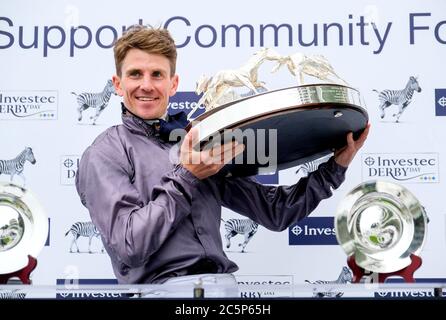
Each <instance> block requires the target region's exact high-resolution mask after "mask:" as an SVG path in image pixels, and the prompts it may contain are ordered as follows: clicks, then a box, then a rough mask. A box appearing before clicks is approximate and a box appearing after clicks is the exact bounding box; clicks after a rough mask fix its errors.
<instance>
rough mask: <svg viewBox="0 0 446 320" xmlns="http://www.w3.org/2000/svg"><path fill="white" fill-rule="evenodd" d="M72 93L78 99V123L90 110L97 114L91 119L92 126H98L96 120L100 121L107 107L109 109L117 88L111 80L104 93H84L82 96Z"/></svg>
mask: <svg viewBox="0 0 446 320" xmlns="http://www.w3.org/2000/svg"><path fill="white" fill-rule="evenodd" d="M71 93H72V94H74V95H75V96H76V97H77V104H78V107H77V112H78V113H79V117H78V119H77V120H78V121H81V120H82V112H83V111H84V110H86V109H88V108H93V109H96V114H95V115H94V116H91V117H90V119H93V123H92V124H96V120H97V119H98V117H99V115H100V114H101V112H102V111H103V110H104V109H105V107H107V105H108V101H109V100H110V97H111V95H112V93H113V94H114V95H116V91H115V87H114V86H113V82H112V81H111V80H108V81H107V84H106V85H105V87H104V90H102V92H98V93H90V92H83V93H81V94H76V93H75V92H71Z"/></svg>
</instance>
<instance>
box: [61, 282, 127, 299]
mask: <svg viewBox="0 0 446 320" xmlns="http://www.w3.org/2000/svg"><path fill="white" fill-rule="evenodd" d="M56 283H57V285H58V286H59V287H60V286H63V287H65V289H66V290H63V288H62V290H61V291H60V292H59V293H56V299H119V298H121V299H126V298H128V297H127V296H126V295H124V294H121V293H117V292H116V290H113V289H114V285H117V284H118V282H117V281H116V280H115V279H57V280H56ZM88 285H101V286H104V287H105V288H106V287H107V286H108V285H110V289H108V290H103V291H100V290H90V291H88V290H82V286H87V287H88ZM113 291H115V292H113Z"/></svg>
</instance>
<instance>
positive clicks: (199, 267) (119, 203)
mask: <svg viewBox="0 0 446 320" xmlns="http://www.w3.org/2000/svg"><path fill="white" fill-rule="evenodd" d="M114 55H115V62H116V75H115V76H114V77H113V83H114V85H115V88H116V92H117V93H118V94H119V95H120V96H122V97H123V100H124V103H123V113H122V121H123V124H122V125H118V126H113V127H111V128H109V129H107V130H106V131H105V132H104V133H102V134H101V135H100V136H99V137H98V138H96V140H95V141H94V142H93V144H92V145H91V146H90V147H89V148H88V149H87V150H86V151H85V153H84V154H83V156H82V159H81V162H80V166H79V170H78V174H77V180H76V187H77V190H78V193H79V195H80V198H81V200H82V203H83V204H84V205H85V206H86V207H87V208H88V210H89V212H90V215H91V218H92V221H93V223H94V224H95V225H96V226H97V228H98V229H99V231H100V233H101V236H102V239H103V242H104V246H105V248H106V250H107V252H108V254H109V255H110V258H111V261H112V265H113V269H114V272H115V275H116V277H117V279H118V281H119V282H120V283H166V282H172V281H173V282H181V281H182V279H191V278H190V277H192V279H193V277H194V276H195V277H196V275H201V274H208V275H211V277H213V279H217V280H219V279H220V280H221V282H223V283H225V282H233V283H235V280H234V277H233V276H232V273H233V272H235V271H236V270H237V269H238V268H237V266H236V264H235V263H234V262H232V261H230V260H229V259H228V258H227V257H226V255H225V253H224V251H223V249H222V240H221V236H220V231H219V228H220V218H221V206H225V207H227V208H229V209H231V210H234V211H235V212H238V213H240V214H242V215H244V216H247V217H249V218H250V219H252V220H254V221H256V222H258V223H260V224H261V225H263V226H265V227H266V228H268V229H271V230H277V231H280V230H284V229H286V228H287V227H288V226H290V225H291V224H293V223H295V222H296V221H298V220H299V219H302V218H304V217H305V216H307V215H308V214H309V213H310V212H311V211H312V210H313V209H314V208H315V207H316V206H317V205H318V203H319V202H320V201H321V200H322V199H324V198H328V197H329V196H331V188H332V187H333V188H337V187H338V186H339V185H340V184H341V183H342V181H343V180H344V173H345V170H346V168H347V166H348V165H349V164H350V162H351V161H352V159H353V157H354V155H355V154H356V152H357V151H358V149H359V148H360V147H361V146H362V144H363V143H364V141H365V139H366V137H367V133H368V128H367V129H366V130H365V131H364V133H363V134H362V135H361V136H360V138H359V139H358V140H357V141H354V140H353V138H352V134H349V135H348V145H347V146H346V147H345V148H343V149H341V150H338V151H336V153H335V157H334V158H332V159H330V160H329V161H328V162H327V163H325V164H323V165H321V166H320V168H319V169H318V170H317V171H316V172H314V173H312V174H310V175H309V176H308V177H307V178H303V179H301V180H300V181H299V183H297V184H296V185H294V186H290V187H273V186H263V185H261V184H258V183H256V182H255V181H254V180H253V179H250V178H223V177H222V175H218V174H217V173H218V172H219V171H220V169H221V168H222V167H223V166H224V163H223V162H227V161H229V160H231V159H232V158H233V157H234V156H236V155H237V154H239V153H240V152H242V151H243V145H237V144H235V143H234V144H227V145H224V146H223V147H222V148H221V149H220V150H219V151H218V152H217V153H215V149H213V150H209V151H203V152H201V153H200V154H199V161H190V160H191V158H193V155H192V153H193V152H194V151H193V150H192V148H191V141H192V140H193V139H195V138H196V135H197V132H196V131H195V130H191V131H190V132H189V133H188V134H187V135H186V137H185V139H184V142H183V144H182V145H181V150H180V156H179V159H178V162H176V163H172V161H171V159H170V158H169V153H170V150H171V148H172V146H173V145H174V144H173V143H171V142H169V141H166V140H165V137H164V138H163V135H164V134H165V131H164V130H165V128H166V127H168V124H170V123H177V124H178V123H181V117H172V116H169V115H167V106H168V101H169V97H170V96H172V95H174V94H175V92H176V90H177V88H178V80H179V79H178V75H176V73H175V64H176V48H175V44H174V41H173V40H172V38H171V36H170V34H169V33H168V31H167V30H164V29H153V28H145V27H135V28H132V29H131V30H129V31H128V32H127V33H125V34H124V35H123V36H122V37H121V38H120V39H118V41H117V42H116V44H115V47H114ZM159 119H161V120H159ZM220 158H222V159H224V161H223V162H222V161H217V160H220Z"/></svg>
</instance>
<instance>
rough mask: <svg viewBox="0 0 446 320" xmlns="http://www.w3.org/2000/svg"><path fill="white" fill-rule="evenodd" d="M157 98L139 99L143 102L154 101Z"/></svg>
mask: <svg viewBox="0 0 446 320" xmlns="http://www.w3.org/2000/svg"><path fill="white" fill-rule="evenodd" d="M155 99H156V98H148V97H138V100H141V101H154V100H155Z"/></svg>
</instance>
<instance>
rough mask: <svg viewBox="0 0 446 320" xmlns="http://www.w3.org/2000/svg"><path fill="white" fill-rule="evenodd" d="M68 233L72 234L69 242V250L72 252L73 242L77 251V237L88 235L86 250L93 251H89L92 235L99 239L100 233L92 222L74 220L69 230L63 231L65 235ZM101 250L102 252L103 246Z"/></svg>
mask: <svg viewBox="0 0 446 320" xmlns="http://www.w3.org/2000/svg"><path fill="white" fill-rule="evenodd" d="M69 233H71V234H72V235H73V240H72V242H71V246H70V252H73V250H72V249H73V244H75V245H76V248H77V252H79V246H78V245H77V239H78V238H79V237H88V252H89V253H93V252H92V251H91V240H92V239H93V237H96V238H98V239H100V236H101V234H100V233H99V230H98V229H97V228H96V226H95V225H94V224H93V222H91V221H88V222H76V223H74V224H73V225H72V226H71V228H70V230H68V231H67V232H66V233H65V236H67V235H68V234H69ZM101 252H104V247H102V249H101Z"/></svg>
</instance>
